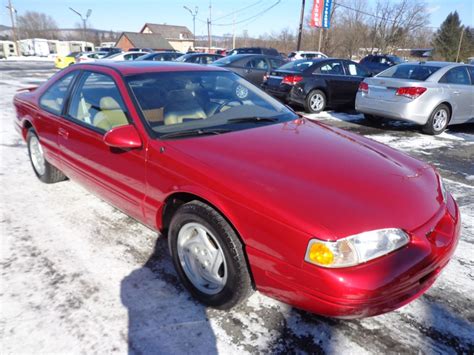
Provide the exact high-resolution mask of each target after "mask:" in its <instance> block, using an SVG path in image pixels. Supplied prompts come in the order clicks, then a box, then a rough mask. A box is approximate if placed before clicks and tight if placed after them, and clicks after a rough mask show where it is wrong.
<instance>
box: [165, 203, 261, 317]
mask: <svg viewBox="0 0 474 355" xmlns="http://www.w3.org/2000/svg"><path fill="white" fill-rule="evenodd" d="M168 237H169V238H168V240H169V247H170V252H171V256H172V258H173V263H174V266H175V268H176V271H177V273H178V275H179V277H180V279H181V281H182V282H183V284H184V285H185V286H186V288H187V289H188V290H189V292H190V293H191V294H192V295H193V296H194V297H195V298H196V299H198V300H199V301H200V302H202V303H204V304H206V305H208V306H211V307H214V308H218V309H230V308H232V307H233V306H235V305H237V304H239V303H241V302H242V301H244V300H245V299H246V298H247V297H248V295H249V294H250V293H251V291H252V282H251V278H250V274H249V271H248V268H247V264H246V259H245V255H244V250H243V245H242V243H241V242H240V240H239V238H238V236H237V234H236V233H235V231H234V230H233V229H232V227H231V226H230V225H229V223H228V222H227V221H226V220H225V219H224V217H223V216H222V215H221V214H219V213H218V212H217V211H216V210H214V209H213V208H212V207H210V206H209V205H207V204H205V203H202V202H200V201H192V202H189V203H186V204H184V205H182V206H181V207H180V208H179V209H178V210H177V211H176V213H175V215H174V216H173V218H172V220H171V223H170V228H169V234H168Z"/></svg>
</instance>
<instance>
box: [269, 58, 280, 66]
mask: <svg viewBox="0 0 474 355" xmlns="http://www.w3.org/2000/svg"><path fill="white" fill-rule="evenodd" d="M270 64H271V66H272V68H279V67H281V66H282V65H283V62H282V61H281V60H278V59H274V58H270Z"/></svg>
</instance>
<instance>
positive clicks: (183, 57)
mask: <svg viewBox="0 0 474 355" xmlns="http://www.w3.org/2000/svg"><path fill="white" fill-rule="evenodd" d="M189 57H190V55H189V54H184V55H182V56H179V57H178V58H176V59H175V61H177V62H185V61H186V59H188V58H189Z"/></svg>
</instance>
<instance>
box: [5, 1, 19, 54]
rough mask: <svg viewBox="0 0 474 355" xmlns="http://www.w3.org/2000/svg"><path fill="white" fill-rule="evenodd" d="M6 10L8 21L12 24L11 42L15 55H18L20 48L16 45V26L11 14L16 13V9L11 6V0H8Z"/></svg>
mask: <svg viewBox="0 0 474 355" xmlns="http://www.w3.org/2000/svg"><path fill="white" fill-rule="evenodd" d="M6 8H7V9H8V10H10V20H11V22H12V36H13V42H14V43H15V48H16V49H17V55H20V48H19V46H18V43H17V35H16V26H15V21H14V20H13V12H16V9H15V8H14V7H13V6H12V2H11V0H8V6H7V7H6Z"/></svg>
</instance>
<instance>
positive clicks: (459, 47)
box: [456, 27, 465, 63]
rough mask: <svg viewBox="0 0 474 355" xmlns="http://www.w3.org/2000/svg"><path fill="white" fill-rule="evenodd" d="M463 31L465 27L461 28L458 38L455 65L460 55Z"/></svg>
mask: <svg viewBox="0 0 474 355" xmlns="http://www.w3.org/2000/svg"><path fill="white" fill-rule="evenodd" d="M464 29H465V27H463V28H462V30H461V38H459V45H458V53H457V54H456V63H457V62H458V60H459V54H460V53H461V44H462V38H463V37H464Z"/></svg>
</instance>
